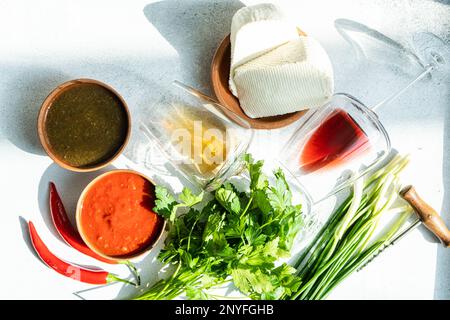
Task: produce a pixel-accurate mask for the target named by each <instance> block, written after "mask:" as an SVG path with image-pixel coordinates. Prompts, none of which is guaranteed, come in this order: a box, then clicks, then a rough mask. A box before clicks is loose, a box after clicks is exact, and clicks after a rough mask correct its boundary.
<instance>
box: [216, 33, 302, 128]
mask: <svg viewBox="0 0 450 320" xmlns="http://www.w3.org/2000/svg"><path fill="white" fill-rule="evenodd" d="M299 33H300V34H302V35H304V33H303V32H301V31H300V30H299ZM230 63H231V42H230V35H228V36H226V37H225V39H223V40H222V42H221V44H220V46H219V48H217V51H216V53H215V54H214V58H213V61H212V65H211V80H212V85H213V90H214V93H215V95H216V97H217V100H218V101H219V102H220V103H221V104H222V105H223V106H224V107H225V108H227V109H229V110H231V111H232V112H234V113H235V114H237V115H238V116H240V117H242V118H243V119H244V120H246V121H247V122H248V123H249V124H250V126H251V127H252V128H254V129H277V128H281V127H285V126H287V125H289V124H291V123H292V122H294V121H296V120H298V119H300V118H301V117H302V116H303V115H304V114H305V113H306V111H307V110H302V111H298V112H294V113H288V114H283V115H280V116H272V117H264V118H250V117H249V116H247V115H246V114H245V112H244V111H243V110H242V108H241V106H240V105H239V100H238V99H237V98H236V97H235V96H234V95H233V94H232V93H231V91H230V89H229V87H228V79H229V77H230Z"/></svg>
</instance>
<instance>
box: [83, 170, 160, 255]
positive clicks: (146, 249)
mask: <svg viewBox="0 0 450 320" xmlns="http://www.w3.org/2000/svg"><path fill="white" fill-rule="evenodd" d="M120 172H126V173H132V174H136V175H139V176H141V177H142V178H144V179H145V180H147V181H148V182H150V183H151V184H152V185H154V186H156V184H155V183H154V182H153V181H152V180H151V179H150V178H149V177H147V176H145V175H143V174H142V173H140V172H137V171H134V170H128V169H115V170H111V171H108V172H105V173H103V174H101V175H99V176H98V177H96V178H95V179H93V180H92V181H91V182H90V183H89V184H88V185H87V186H86V187H85V188H84V190H83V192H82V193H81V195H80V197H79V198H78V202H77V208H76V214H75V219H76V224H77V229H78V232H79V233H80V236H81V238H82V239H83V241H84V242H85V243H86V245H87V246H88V247H89V248H90V249H91V250H92V251H94V252H95V253H96V254H98V255H99V256H101V257H103V258H106V259H110V260H115V261H118V262H120V261H124V260H135V259H140V258H142V257H143V256H145V255H146V254H148V253H149V252H150V251H151V250H152V249H153V248H154V247H155V246H156V244H157V243H158V242H159V241H160V240H161V238H162V236H163V234H164V230H166V226H167V220H165V219H163V220H162V224H161V225H160V226H159V227H158V228H159V229H158V230H157V234H156V235H155V237H154V238H153V239H152V241H151V242H150V243H149V244H148V245H147V246H145V247H143V248H141V250H139V251H138V252H135V253H133V254H129V255H124V256H109V255H106V254H104V253H103V252H101V251H99V250H98V249H97V248H96V246H95V245H94V244H92V242H91V241H90V240H89V237H87V236H86V233H85V231H84V229H83V225H82V223H81V218H82V212H83V203H84V199H85V198H86V195H87V194H88V193H89V192H90V190H91V188H92V187H93V186H94V185H95V184H96V182H97V181H98V180H100V179H102V178H104V177H105V176H108V175H112V174H116V173H120Z"/></svg>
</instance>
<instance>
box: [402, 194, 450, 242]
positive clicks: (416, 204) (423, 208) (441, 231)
mask: <svg viewBox="0 0 450 320" xmlns="http://www.w3.org/2000/svg"><path fill="white" fill-rule="evenodd" d="M400 196H401V197H402V198H403V199H405V200H406V201H407V202H408V203H409V204H410V205H411V207H413V209H414V211H415V212H416V214H417V216H418V218H419V220H418V221H417V222H416V223H414V225H416V226H417V225H419V224H420V222H421V223H423V224H424V225H425V227H427V229H428V230H430V231H431V232H433V233H434V235H435V236H436V237H438V238H439V240H441V242H442V244H443V245H444V246H445V247H447V248H449V247H450V230H448V228H447V226H446V225H445V222H444V220H442V218H441V216H440V215H439V214H438V213H437V212H436V210H434V209H433V208H432V207H431V206H430V205H428V204H427V203H426V202H425V201H424V200H423V199H422V198H421V197H420V196H419V195H418V194H417V191H416V189H415V188H414V187H413V186H406V187H404V188H403V189H402V190H401V191H400ZM408 231H409V230H408Z"/></svg>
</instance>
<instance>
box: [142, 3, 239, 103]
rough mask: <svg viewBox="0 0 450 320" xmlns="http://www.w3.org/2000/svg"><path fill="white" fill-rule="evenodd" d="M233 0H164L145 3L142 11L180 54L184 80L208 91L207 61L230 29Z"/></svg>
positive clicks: (233, 7) (209, 85)
mask: <svg viewBox="0 0 450 320" xmlns="http://www.w3.org/2000/svg"><path fill="white" fill-rule="evenodd" d="M243 6H244V5H243V4H242V3H241V2H240V1H237V0H228V1H194V0H181V1H180V0H165V1H160V2H155V3H151V4H148V5H147V6H146V7H145V8H144V10H143V11H144V15H145V17H146V18H147V19H148V21H149V22H150V23H151V24H152V25H153V26H155V28H156V29H157V30H158V31H159V32H160V33H161V35H162V36H163V37H164V38H165V39H166V40H167V41H168V42H169V43H170V44H171V45H172V46H173V47H174V49H175V50H176V51H177V52H178V55H179V57H180V65H181V72H182V76H183V79H181V80H183V81H184V82H186V83H187V84H190V85H196V86H197V87H198V89H199V90H201V91H204V92H205V93H208V94H211V84H210V65H211V61H212V58H213V56H214V52H215V50H216V48H217V47H218V46H219V44H220V42H221V41H222V39H223V38H224V37H225V36H226V35H227V34H228V33H229V32H230V26H231V19H232V17H233V15H234V13H235V12H236V11H237V10H238V9H239V8H241V7H243Z"/></svg>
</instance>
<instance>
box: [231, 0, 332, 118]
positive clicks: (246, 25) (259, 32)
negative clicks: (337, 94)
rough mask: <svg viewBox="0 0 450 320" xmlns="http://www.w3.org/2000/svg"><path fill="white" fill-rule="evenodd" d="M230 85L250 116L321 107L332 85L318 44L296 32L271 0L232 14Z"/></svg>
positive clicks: (266, 115) (330, 70) (328, 61)
mask: <svg viewBox="0 0 450 320" xmlns="http://www.w3.org/2000/svg"><path fill="white" fill-rule="evenodd" d="M229 84H230V90H231V92H232V93H233V94H234V95H235V96H236V97H238V99H239V103H240V105H241V108H242V109H243V111H244V112H245V113H246V114H247V115H248V116H249V117H251V118H260V117H268V116H274V115H281V114H286V113H291V112H295V111H299V110H303V109H309V108H312V107H317V106H320V105H322V104H323V103H325V102H326V101H327V100H328V99H329V98H330V97H331V95H332V94H333V90H334V86H333V85H334V83H333V69H332V65H331V62H330V59H329V58H328V55H327V53H326V52H325V50H324V49H323V47H322V46H321V45H320V43H318V42H317V41H316V40H315V39H314V38H312V37H310V36H307V37H305V36H299V34H298V32H297V28H296V26H295V25H294V24H291V23H289V22H288V20H287V19H286V18H285V17H284V16H283V14H282V13H281V12H280V11H279V10H278V8H277V7H276V6H274V5H272V4H261V5H256V6H251V7H245V8H242V9H240V10H239V11H238V12H237V13H236V14H235V16H234V17H233V20H232V25H231V67H230V81H229Z"/></svg>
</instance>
